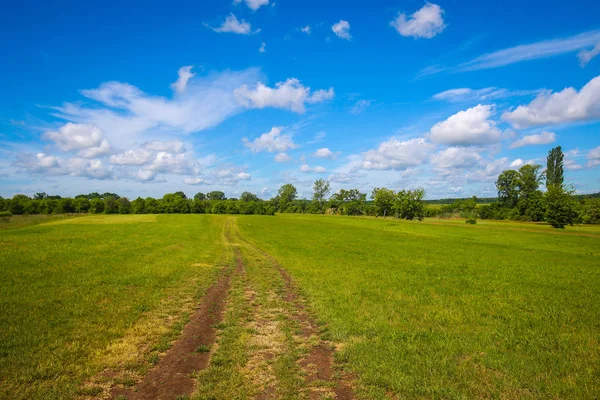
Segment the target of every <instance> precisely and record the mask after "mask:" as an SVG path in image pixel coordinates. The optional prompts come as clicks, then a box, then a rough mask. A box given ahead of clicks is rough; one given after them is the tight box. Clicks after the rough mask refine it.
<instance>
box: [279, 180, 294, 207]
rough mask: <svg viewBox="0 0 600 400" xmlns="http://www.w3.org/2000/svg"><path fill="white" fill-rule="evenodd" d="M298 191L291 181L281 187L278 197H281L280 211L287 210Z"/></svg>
mask: <svg viewBox="0 0 600 400" xmlns="http://www.w3.org/2000/svg"><path fill="white" fill-rule="evenodd" d="M297 195H298V191H297V190H296V187H295V186H294V185H292V184H291V183H286V184H285V185H283V186H282V187H280V188H279V191H278V192H277V197H278V198H279V211H281V212H285V211H286V210H287V207H288V206H289V205H290V204H291V203H292V201H294V200H295V199H296V196H297Z"/></svg>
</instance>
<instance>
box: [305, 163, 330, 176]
mask: <svg viewBox="0 0 600 400" xmlns="http://www.w3.org/2000/svg"><path fill="white" fill-rule="evenodd" d="M300 172H304V173H310V172H314V173H317V174H324V173H325V172H327V169H326V168H325V167H322V166H320V165H317V166H316V167H314V168H312V167H310V166H309V165H308V164H302V165H301V166H300Z"/></svg>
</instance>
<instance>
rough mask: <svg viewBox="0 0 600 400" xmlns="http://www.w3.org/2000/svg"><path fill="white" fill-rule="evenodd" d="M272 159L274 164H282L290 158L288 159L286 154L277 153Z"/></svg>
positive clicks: (290, 158)
mask: <svg viewBox="0 0 600 400" xmlns="http://www.w3.org/2000/svg"><path fill="white" fill-rule="evenodd" d="M273 159H274V160H275V162H278V163H283V162H288V161H291V160H292V157H290V156H289V155H288V154H287V153H277V154H276V155H275V157H274V158H273Z"/></svg>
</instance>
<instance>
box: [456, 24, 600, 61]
mask: <svg viewBox="0 0 600 400" xmlns="http://www.w3.org/2000/svg"><path fill="white" fill-rule="evenodd" d="M599 41H600V31H591V32H585V33H582V34H579V35H575V36H570V37H566V38H561V39H552V40H544V41H541V42H536V43H531V44H523V45H519V46H515V47H510V48H507V49H504V50H499V51H495V52H493V53H488V54H484V55H482V56H479V57H477V58H474V59H473V60H471V61H468V62H466V63H463V64H461V65H459V66H458V67H457V68H456V71H475V70H480V69H489V68H497V67H503V66H505V65H510V64H514V63H518V62H521V61H528V60H537V59H541V58H548V57H554V56H557V55H560V54H565V53H571V52H574V51H577V50H580V49H583V48H586V47H590V46H594V45H595V44H596V43H598V42H599Z"/></svg>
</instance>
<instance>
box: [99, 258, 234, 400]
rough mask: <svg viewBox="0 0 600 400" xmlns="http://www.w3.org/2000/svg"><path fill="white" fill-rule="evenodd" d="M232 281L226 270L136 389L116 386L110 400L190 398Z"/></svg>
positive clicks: (206, 357) (205, 361)
mask: <svg viewBox="0 0 600 400" xmlns="http://www.w3.org/2000/svg"><path fill="white" fill-rule="evenodd" d="M238 268H240V262H239V261H238ZM230 278H231V273H230V272H229V271H226V272H224V273H223V275H222V276H221V277H220V278H219V280H218V281H217V282H216V283H215V284H213V285H212V286H211V287H210V288H209V289H208V291H207V292H206V295H205V296H204V297H203V299H202V302H201V303H200V305H199V307H198V308H197V310H196V311H195V312H194V314H193V315H192V316H191V318H190V321H189V322H188V323H187V324H186V326H185V327H184V329H183V332H182V333H181V335H180V336H179V338H178V339H177V340H176V341H175V342H174V343H173V345H172V346H171V347H170V348H169V350H167V352H166V354H165V355H164V356H163V357H161V358H160V360H159V361H158V363H157V364H156V366H154V368H153V369H152V370H150V372H148V374H146V376H144V378H142V380H141V381H140V382H139V383H138V384H137V385H136V386H135V387H134V388H132V389H128V388H123V387H114V388H113V389H112V390H111V391H110V395H111V397H110V398H112V399H116V398H118V397H119V396H121V397H123V396H124V397H126V398H127V399H129V400H138V399H139V400H142V399H144V400H145V399H177V398H178V397H180V396H185V395H190V394H191V393H192V391H193V389H194V380H193V379H192V377H191V373H192V372H194V371H198V370H201V369H204V368H206V367H207V365H208V362H209V359H210V352H206V351H204V349H210V348H211V347H212V345H213V343H214V341H215V337H216V330H215V328H214V325H215V324H218V323H219V322H221V319H222V317H223V310H224V308H225V300H226V298H227V293H228V290H229V283H230ZM199 349H202V350H200V351H199Z"/></svg>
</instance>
